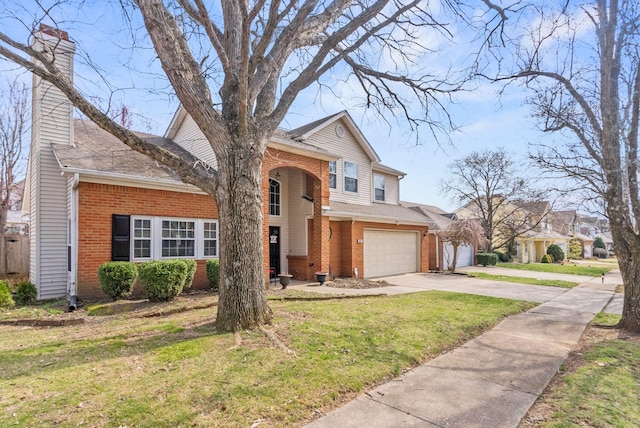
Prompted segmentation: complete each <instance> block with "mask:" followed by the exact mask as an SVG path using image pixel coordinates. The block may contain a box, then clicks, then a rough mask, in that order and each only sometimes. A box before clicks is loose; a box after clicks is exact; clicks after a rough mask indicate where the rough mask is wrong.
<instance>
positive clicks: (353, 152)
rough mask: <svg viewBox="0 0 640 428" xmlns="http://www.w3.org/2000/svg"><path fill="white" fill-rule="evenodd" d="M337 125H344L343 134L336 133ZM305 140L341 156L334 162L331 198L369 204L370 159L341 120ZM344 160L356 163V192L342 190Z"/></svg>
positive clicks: (370, 190) (370, 189)
mask: <svg viewBox="0 0 640 428" xmlns="http://www.w3.org/2000/svg"><path fill="white" fill-rule="evenodd" d="M338 125H341V126H342V127H344V130H345V134H344V136H342V137H338V135H337V134H336V127H337V126H338ZM307 142H308V143H309V144H313V145H315V146H318V147H322V148H323V149H325V150H327V151H329V152H331V153H335V154H337V155H339V156H340V157H341V158H342V159H339V160H338V161H337V162H336V166H337V171H336V175H337V185H336V189H331V200H333V201H338V202H347V203H350V204H358V205H371V200H372V197H371V192H372V188H371V184H372V181H371V180H372V178H371V159H369V157H368V156H367V154H366V153H365V152H364V150H362V147H361V146H360V144H359V143H358V141H356V139H355V138H354V136H353V134H351V132H349V128H348V127H347V125H346V124H345V123H344V122H343V121H342V120H337V121H335V122H333V123H331V124H329V125H328V126H326V127H325V128H323V129H321V130H320V131H318V132H316V133H315V134H313V135H312V136H311V137H309V139H308V140H307ZM344 161H347V162H353V163H356V164H358V193H352V192H345V190H344Z"/></svg>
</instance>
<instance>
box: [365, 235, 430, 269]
mask: <svg viewBox="0 0 640 428" xmlns="http://www.w3.org/2000/svg"><path fill="white" fill-rule="evenodd" d="M418 256H419V251H418V234H417V233H416V232H396V231H384V230H365V231H364V275H365V276H366V277H367V278H372V277H376V276H386V275H396V274H401V273H409V272H417V271H418Z"/></svg>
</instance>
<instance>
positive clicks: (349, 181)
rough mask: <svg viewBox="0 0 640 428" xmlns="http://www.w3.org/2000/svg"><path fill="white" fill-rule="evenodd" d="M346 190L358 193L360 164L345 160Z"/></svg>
mask: <svg viewBox="0 0 640 428" xmlns="http://www.w3.org/2000/svg"><path fill="white" fill-rule="evenodd" d="M344 190H345V192H353V193H358V164H357V163H353V162H347V161H344Z"/></svg>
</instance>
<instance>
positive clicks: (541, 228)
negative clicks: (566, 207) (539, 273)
mask: <svg viewBox="0 0 640 428" xmlns="http://www.w3.org/2000/svg"><path fill="white" fill-rule="evenodd" d="M517 205H518V206H519V207H520V208H521V209H522V210H524V211H526V212H527V213H528V214H527V218H529V219H530V221H531V224H532V228H531V230H529V231H527V232H526V233H524V234H522V235H521V236H519V237H518V238H517V239H516V242H517V246H516V248H517V251H516V256H515V258H516V259H517V260H519V261H520V262H522V263H533V262H539V261H540V260H542V256H544V255H545V254H546V253H547V249H548V248H549V246H550V245H558V246H559V247H560V248H562V251H564V252H565V253H566V251H567V248H568V237H567V235H566V234H564V233H561V232H559V231H558V230H557V229H556V228H554V227H553V222H552V221H551V214H552V213H553V212H552V211H551V204H550V203H549V202H548V201H537V202H522V203H519V204H517Z"/></svg>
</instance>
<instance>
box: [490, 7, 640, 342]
mask: <svg viewBox="0 0 640 428" xmlns="http://www.w3.org/2000/svg"><path fill="white" fill-rule="evenodd" d="M554 4H555V3H554ZM554 4H551V2H544V4H538V3H536V4H535V7H534V8H533V9H532V10H535V11H536V13H537V14H538V16H539V19H537V20H535V21H534V22H535V23H534V25H532V26H530V27H529V28H528V29H527V30H526V31H525V33H524V36H523V37H522V38H520V39H518V40H517V42H518V44H517V46H516V47H515V49H516V51H517V52H518V55H519V57H518V61H517V64H516V67H515V69H514V70H512V72H511V73H509V74H507V75H500V76H499V77H498V78H497V79H496V80H509V81H512V80H517V81H519V82H522V83H524V85H525V86H526V88H527V89H528V90H529V91H530V94H531V95H530V97H529V102H530V104H531V105H532V106H533V109H534V114H535V117H537V118H538V119H539V123H540V124H541V126H542V129H543V130H544V131H547V132H552V133H557V134H558V135H559V137H560V138H559V139H558V142H557V144H556V145H555V146H553V147H550V146H547V147H545V148H543V149H542V150H540V151H539V152H538V153H537V154H535V155H533V157H534V158H535V159H536V160H537V161H538V163H539V164H540V165H541V166H543V167H544V168H546V169H548V170H549V171H552V172H554V173H559V174H560V175H563V176H565V177H568V178H571V179H573V180H575V182H576V183H577V186H576V188H578V189H583V190H584V191H586V192H588V193H589V194H590V195H593V197H596V198H600V199H601V200H603V201H604V205H605V210H606V213H607V217H608V219H609V223H610V225H611V232H612V237H613V241H614V245H615V247H616V255H617V256H618V263H619V266H620V271H621V273H622V278H623V281H624V286H625V293H624V308H623V313H622V319H621V321H620V323H619V327H621V328H624V329H627V330H630V331H636V332H637V331H640V251H638V249H639V248H640V234H639V233H638V226H639V225H640V222H639V221H640V198H639V191H640V189H639V188H638V160H639V159H638V124H639V120H640V67H639V64H640V26H638V22H640V3H639V2H638V1H636V0H592V1H587V2H584V3H583V4H580V5H573V4H570V3H569V2H567V3H563V7H561V8H560V9H555V8H554ZM514 31H517V30H514Z"/></svg>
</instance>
